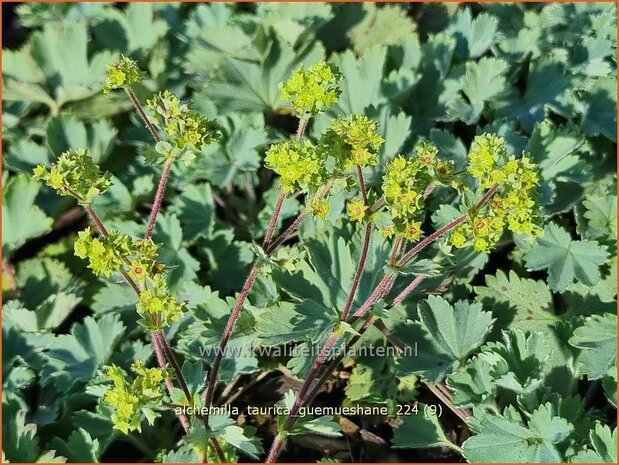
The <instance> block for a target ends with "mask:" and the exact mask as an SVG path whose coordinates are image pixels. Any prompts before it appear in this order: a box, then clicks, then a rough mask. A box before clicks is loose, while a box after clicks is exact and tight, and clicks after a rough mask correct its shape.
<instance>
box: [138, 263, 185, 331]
mask: <svg viewBox="0 0 619 465" xmlns="http://www.w3.org/2000/svg"><path fill="white" fill-rule="evenodd" d="M147 282H148V284H150V288H147V289H145V290H143V291H142V292H141V293H140V296H139V298H138V303H137V310H138V313H139V314H140V316H142V318H143V319H144V320H143V321H142V322H141V324H143V325H144V326H146V327H147V328H148V329H149V330H153V331H156V330H160V329H163V328H165V327H166V326H169V325H170V324H171V323H172V322H174V321H178V320H180V319H181V317H182V316H183V314H184V313H185V311H186V310H187V309H186V305H185V303H184V302H179V301H178V300H177V299H176V298H175V297H174V296H173V295H171V294H170V292H169V291H168V286H167V284H166V281H165V278H164V277H163V276H162V275H155V276H153V277H152V278H150V279H148V281H147Z"/></svg>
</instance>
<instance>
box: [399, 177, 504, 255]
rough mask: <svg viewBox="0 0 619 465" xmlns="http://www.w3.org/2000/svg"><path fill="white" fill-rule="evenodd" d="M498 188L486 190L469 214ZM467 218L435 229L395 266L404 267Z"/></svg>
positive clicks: (496, 186)
mask: <svg viewBox="0 0 619 465" xmlns="http://www.w3.org/2000/svg"><path fill="white" fill-rule="evenodd" d="M498 187H499V186H498V184H495V185H494V186H492V187H491V188H490V189H488V191H487V192H486V193H485V194H484V196H483V197H482V198H481V200H480V201H479V202H477V204H476V205H475V207H473V209H472V210H471V212H470V214H471V215H475V214H476V213H477V212H478V211H479V210H480V209H481V208H482V207H483V206H484V205H485V204H486V203H487V202H488V201H489V200H490V198H492V196H493V195H494V194H495V193H496V191H497V189H498ZM468 217H469V215H462V216H461V217H459V218H456V219H455V220H453V221H452V222H450V223H448V224H446V225H445V226H443V227H442V228H440V229H437V230H436V231H434V232H433V233H432V234H430V235H429V236H428V237H426V238H425V239H424V240H422V241H421V242H419V243H418V244H417V245H416V246H414V247H413V248H412V249H410V250H409V251H408V252H406V254H405V255H404V256H403V257H402V258H401V259H400V261H399V262H398V263H397V266H403V265H405V264H406V262H408V261H409V260H410V259H411V258H413V257H414V256H415V255H417V254H418V253H419V252H421V251H422V250H423V249H425V248H426V247H427V246H429V245H430V244H432V243H433V242H434V241H436V240H437V239H438V238H439V237H441V236H442V235H443V234H445V233H446V232H449V231H450V230H452V229H453V228H455V227H456V226H458V225H460V224H461V223H464V222H465V221H466V220H467V219H468Z"/></svg>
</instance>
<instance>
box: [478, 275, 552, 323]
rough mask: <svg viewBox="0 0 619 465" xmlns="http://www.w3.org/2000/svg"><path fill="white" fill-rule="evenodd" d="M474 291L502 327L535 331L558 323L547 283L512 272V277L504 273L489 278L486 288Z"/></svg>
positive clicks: (487, 277) (488, 276)
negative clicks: (521, 276)
mask: <svg viewBox="0 0 619 465" xmlns="http://www.w3.org/2000/svg"><path fill="white" fill-rule="evenodd" d="M474 290H475V293H476V294H477V297H478V299H479V300H480V301H481V302H483V303H484V305H485V306H486V308H492V313H493V315H494V316H495V317H497V319H498V320H499V322H500V323H501V326H502V327H507V326H508V325H509V327H510V328H520V329H522V330H523V331H526V330H534V329H540V328H543V327H545V326H547V325H548V324H551V323H552V322H554V321H556V320H557V318H556V316H555V315H554V314H553V313H552V312H551V308H552V307H553V304H552V294H551V292H550V290H549V289H548V286H547V285H546V283H544V282H543V281H535V280H533V279H527V278H520V277H518V275H517V274H516V272H515V271H513V270H511V271H510V272H509V275H506V274H505V273H504V272H503V271H501V270H499V271H497V273H496V275H495V276H491V275H487V276H486V286H484V287H482V286H476V287H475V288H474ZM506 307H507V308H506Z"/></svg>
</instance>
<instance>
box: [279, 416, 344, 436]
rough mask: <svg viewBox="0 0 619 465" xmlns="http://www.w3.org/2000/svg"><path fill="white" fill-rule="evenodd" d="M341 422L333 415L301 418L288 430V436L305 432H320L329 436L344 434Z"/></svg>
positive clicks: (321, 434) (319, 433)
mask: <svg viewBox="0 0 619 465" xmlns="http://www.w3.org/2000/svg"><path fill="white" fill-rule="evenodd" d="M341 429H342V428H341V427H340V424H339V423H337V422H336V421H335V420H334V419H333V417H332V416H328V415H325V416H322V417H317V418H311V419H310V418H306V417H303V418H299V419H298V420H297V422H296V423H295V425H294V426H293V427H292V428H291V429H290V431H288V436H300V435H303V434H318V435H320V436H327V437H340V436H342V433H341Z"/></svg>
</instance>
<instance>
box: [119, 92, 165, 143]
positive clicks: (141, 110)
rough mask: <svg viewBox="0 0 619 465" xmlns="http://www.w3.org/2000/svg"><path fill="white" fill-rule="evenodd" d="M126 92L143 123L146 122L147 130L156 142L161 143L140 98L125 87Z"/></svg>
mask: <svg viewBox="0 0 619 465" xmlns="http://www.w3.org/2000/svg"><path fill="white" fill-rule="evenodd" d="M125 92H126V93H127V96H128V97H129V100H131V103H133V106H134V107H135V109H136V110H137V112H138V115H140V118H142V121H143V122H144V125H145V126H146V129H148V132H150V134H151V136H153V139H155V142H159V141H161V137H159V133H158V132H157V129H156V128H155V126H154V125H153V123H151V122H150V120H149V119H148V116H146V112H145V111H144V108H142V104H141V103H140V101H139V100H138V98H137V97H136V96H135V94H134V93H133V91H132V90H131V89H130V88H128V87H125Z"/></svg>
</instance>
